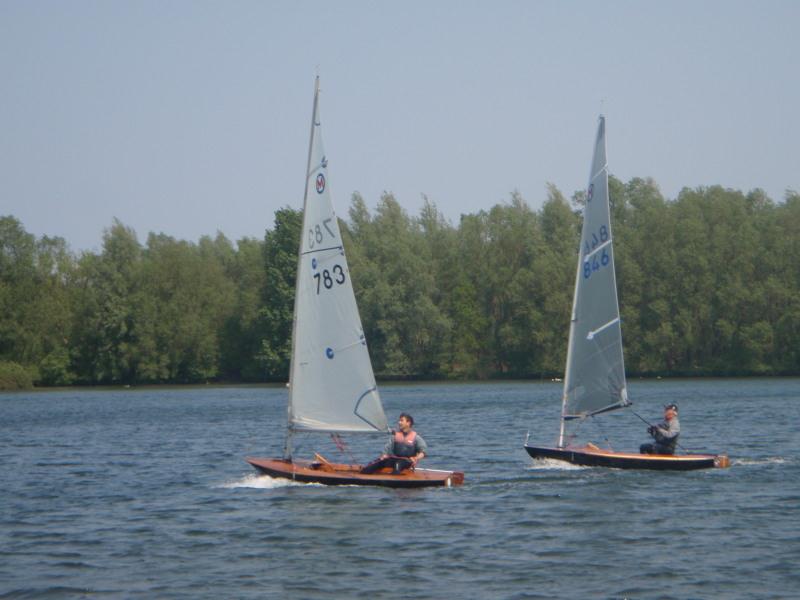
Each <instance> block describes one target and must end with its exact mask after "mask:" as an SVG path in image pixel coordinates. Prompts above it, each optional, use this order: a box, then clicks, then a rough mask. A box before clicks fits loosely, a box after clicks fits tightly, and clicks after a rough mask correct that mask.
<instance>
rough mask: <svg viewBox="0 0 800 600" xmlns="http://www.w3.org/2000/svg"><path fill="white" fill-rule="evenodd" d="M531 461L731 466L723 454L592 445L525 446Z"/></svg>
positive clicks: (628, 466)
mask: <svg viewBox="0 0 800 600" xmlns="http://www.w3.org/2000/svg"><path fill="white" fill-rule="evenodd" d="M525 450H526V451H527V452H528V454H529V455H530V456H531V457H532V458H534V459H537V458H551V459H555V460H562V461H564V462H568V463H570V464H573V465H580V466H583V467H608V468H612V469H652V470H657V471H694V470H696V469H712V468H725V467H728V466H730V461H729V460H728V457H727V456H726V455H724V454H670V455H667V454H634V453H631V452H614V451H613V450H603V449H601V448H598V447H596V446H594V445H588V446H581V447H566V448H546V447H541V446H528V445H527V444H526V445H525Z"/></svg>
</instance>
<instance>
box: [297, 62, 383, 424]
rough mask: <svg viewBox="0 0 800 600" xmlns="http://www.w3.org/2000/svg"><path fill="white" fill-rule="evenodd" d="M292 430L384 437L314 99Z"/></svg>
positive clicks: (299, 281)
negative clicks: (372, 433) (378, 433)
mask: <svg viewBox="0 0 800 600" xmlns="http://www.w3.org/2000/svg"><path fill="white" fill-rule="evenodd" d="M295 294H296V295H295V308H294V328H293V333H292V364H291V372H290V376H289V427H290V430H300V429H302V430H316V431H340V432H345V431H352V432H355V431H388V423H387V421H386V416H385V414H384V412H383V406H382V404H381V400H380V396H379V394H378V390H377V387H376V385H375V376H374V374H373V372H372V364H371V362H370V358H369V352H368V350H367V342H366V339H365V338H364V331H363V329H362V327H361V318H360V317H359V314H358V307H357V305H356V299H355V295H354V293H353V284H352V282H351V280H350V272H349V270H348V268H347V259H346V258H345V254H344V247H343V245H342V236H341V234H340V232H339V224H338V222H337V219H336V213H335V212H334V210H333V204H332V203H331V197H330V186H329V181H328V159H327V157H326V156H325V152H324V150H323V146H322V136H321V134H320V119H319V77H317V80H316V84H315V92H314V110H313V117H312V122H311V142H310V148H309V159H308V169H307V172H306V191H305V198H304V200H303V231H302V234H301V242H300V251H299V256H298V266H297V285H296V289H295Z"/></svg>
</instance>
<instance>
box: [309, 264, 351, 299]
mask: <svg viewBox="0 0 800 600" xmlns="http://www.w3.org/2000/svg"><path fill="white" fill-rule="evenodd" d="M314 279H316V280H317V294H319V290H320V287H324V288H325V289H326V290H329V289H331V288H332V287H333V284H334V283H336V284H338V285H342V284H343V283H344V281H345V276H344V269H342V267H341V266H340V265H333V268H332V269H331V270H330V271H328V269H323V270H322V272H321V273H314ZM320 284H321V285H320Z"/></svg>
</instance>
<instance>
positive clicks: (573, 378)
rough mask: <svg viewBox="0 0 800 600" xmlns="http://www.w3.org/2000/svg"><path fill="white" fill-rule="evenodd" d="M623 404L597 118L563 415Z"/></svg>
mask: <svg viewBox="0 0 800 600" xmlns="http://www.w3.org/2000/svg"><path fill="white" fill-rule="evenodd" d="M627 404H628V399H627V391H626V383H625V365H624V362H623V356H622V331H621V328H620V318H619V305H618V302H617V281H616V275H615V273H614V244H613V238H612V234H611V215H610V209H609V203H608V166H607V164H606V139H605V118H604V117H602V116H601V117H600V123H599V125H598V128H597V139H596V141H595V147H594V157H593V159H592V168H591V173H590V175H589V187H588V189H587V192H586V206H585V208H584V213H583V229H582V232H581V245H580V252H579V259H578V272H577V274H576V278H575V297H574V300H573V309H572V322H571V325H570V335H569V347H568V350H567V369H566V373H565V377H564V406H563V413H562V416H563V417H564V418H565V419H569V418H576V417H584V416H587V415H591V414H596V413H598V412H603V411H605V410H611V409H612V408H618V407H621V406H625V405H627Z"/></svg>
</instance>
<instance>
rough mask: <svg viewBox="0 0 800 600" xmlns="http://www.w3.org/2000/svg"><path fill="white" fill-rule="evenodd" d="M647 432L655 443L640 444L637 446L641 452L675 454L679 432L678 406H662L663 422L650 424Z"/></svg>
mask: <svg viewBox="0 0 800 600" xmlns="http://www.w3.org/2000/svg"><path fill="white" fill-rule="evenodd" d="M647 433H649V434H650V435H652V436H653V438H654V439H655V444H642V445H641V446H640V447H639V452H640V453H641V454H675V446H676V445H677V444H678V436H679V435H680V433H681V424H680V421H678V406H677V405H676V404H667V405H666V406H665V407H664V422H663V423H659V424H658V425H651V426H650V427H648V428H647Z"/></svg>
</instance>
